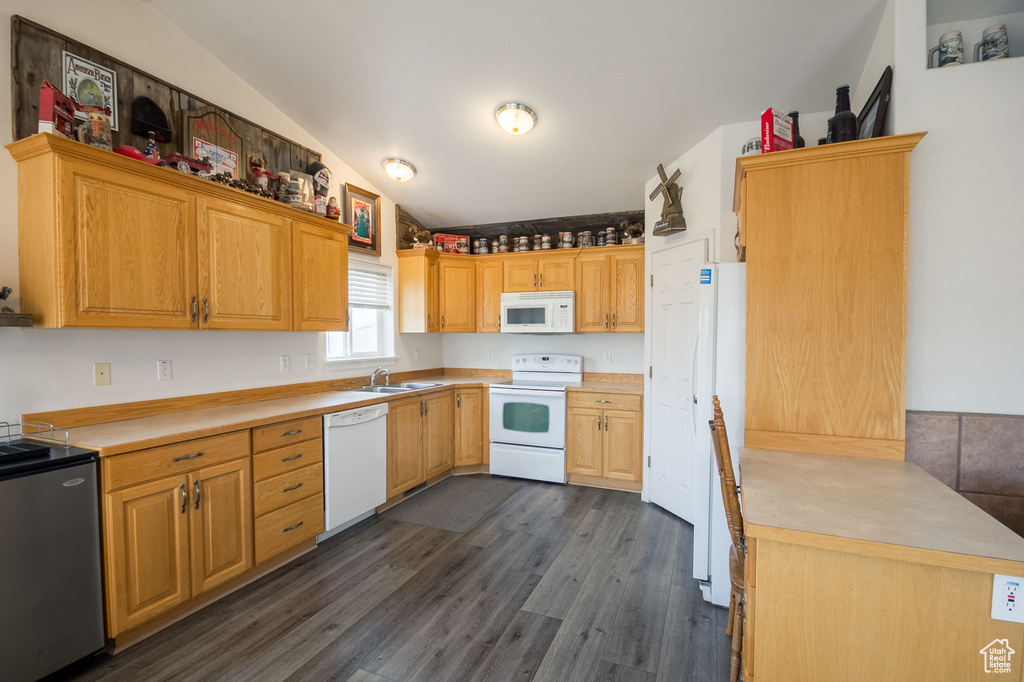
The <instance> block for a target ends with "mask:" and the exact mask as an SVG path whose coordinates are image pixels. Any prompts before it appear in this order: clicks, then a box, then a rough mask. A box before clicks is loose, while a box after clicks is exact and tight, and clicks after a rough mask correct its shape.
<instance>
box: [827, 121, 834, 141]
mask: <svg viewBox="0 0 1024 682" xmlns="http://www.w3.org/2000/svg"><path fill="white" fill-rule="evenodd" d="M834 120H835V119H834V118H830V119H829V120H828V123H826V124H825V144H832V143H833V142H835V140H833V139H832V131H834V130H835V127H833V125H832V122H833V121H834Z"/></svg>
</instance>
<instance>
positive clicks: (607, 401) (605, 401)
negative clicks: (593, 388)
mask: <svg viewBox="0 0 1024 682" xmlns="http://www.w3.org/2000/svg"><path fill="white" fill-rule="evenodd" d="M594 402H595V403H610V402H611V401H610V400H595V401H594Z"/></svg>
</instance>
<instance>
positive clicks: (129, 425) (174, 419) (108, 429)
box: [56, 374, 643, 456]
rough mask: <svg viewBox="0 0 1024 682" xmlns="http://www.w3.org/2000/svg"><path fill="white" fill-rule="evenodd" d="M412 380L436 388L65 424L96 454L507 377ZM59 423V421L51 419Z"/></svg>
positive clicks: (76, 441)
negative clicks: (103, 421)
mask: <svg viewBox="0 0 1024 682" xmlns="http://www.w3.org/2000/svg"><path fill="white" fill-rule="evenodd" d="M415 381H417V382H424V383H437V384H440V386H438V387H436V388H428V389H419V390H416V391H408V392H405V393H394V394H387V395H384V394H377V393H364V392H360V391H328V392H321V393H309V394H305V395H299V396H294V397H288V398H274V399H270V400H260V401H257V402H247V403H239V404H236V405H222V406H217V407H207V408H203V409H197V410H187V411H177V412H168V413H167V414H161V415H157V416H150V417H141V418H138V419H125V420H122V421H112V422H106V423H102V424H95V425H91V426H79V427H75V428H71V429H68V433H69V436H70V440H71V443H72V444H73V445H77V446H79V447H83V448H89V449H92V450H97V451H99V453H100V456H109V455H117V454H122V453H125V452H131V451H134V450H141V449H144V448H152V447H157V446H160V445H167V444H169V443H177V442H181V441H184V440H191V439H193V438H203V437H205V436H213V435H216V434H220V433H227V432H229V431H238V430H241V429H249V428H254V427H258V426H264V425H266V424H273V423H275V422H280V421H286V420H289V419H300V418H302V417H310V416H314V415H321V414H327V413H330V412H336V411H338V410H346V409H353V408H357V407H363V406H366V405H374V404H377V403H381V402H387V401H390V400H400V399H402V398H406V397H409V396H416V395H422V394H424V393H428V392H430V391H433V390H437V389H439V388H445V387H451V386H464V387H484V388H486V387H487V386H488V385H489V384H492V383H508V382H509V381H511V380H510V379H509V378H508V377H503V376H493V377H492V376H457V375H444V374H438V375H434V376H428V377H417V378H416V379H415ZM580 388H586V389H599V390H617V391H628V392H631V393H637V394H642V393H643V384H637V383H625V382H603V381H585V382H583V384H582V385H581V386H580ZM56 426H57V428H60V425H59V424H56Z"/></svg>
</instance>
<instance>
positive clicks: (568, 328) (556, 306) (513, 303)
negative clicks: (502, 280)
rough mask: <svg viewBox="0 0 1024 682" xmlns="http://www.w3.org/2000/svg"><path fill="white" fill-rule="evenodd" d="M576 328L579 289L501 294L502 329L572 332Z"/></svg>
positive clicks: (529, 332)
mask: <svg viewBox="0 0 1024 682" xmlns="http://www.w3.org/2000/svg"><path fill="white" fill-rule="evenodd" d="M575 330H576V292H574V291H522V292H516V293H508V294H502V295H501V331H502V332H503V333H511V334H571V333H573V332H574V331H575Z"/></svg>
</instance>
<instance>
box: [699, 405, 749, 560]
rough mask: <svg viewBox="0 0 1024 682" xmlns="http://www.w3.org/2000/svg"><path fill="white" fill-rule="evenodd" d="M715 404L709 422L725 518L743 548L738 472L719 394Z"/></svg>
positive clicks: (735, 540) (743, 537) (733, 539)
mask: <svg viewBox="0 0 1024 682" xmlns="http://www.w3.org/2000/svg"><path fill="white" fill-rule="evenodd" d="M711 402H712V403H714V406H715V418H714V419H712V420H710V421H709V422H708V425H709V426H710V427H711V443H712V444H713V445H714V447H715V460H716V461H717V462H718V477H719V479H720V480H721V483H722V501H723V502H724V503H725V520H726V523H727V524H728V525H729V534H730V535H732V543H733V544H734V545H736V546H737V547H740V548H742V547H743V546H744V541H745V537H746V535H745V533H744V531H743V514H742V512H741V511H740V496H739V492H738V491H737V488H736V474H735V472H734V471H733V467H732V454H731V452H730V451H729V434H728V433H727V432H726V430H725V417H724V416H723V415H722V405H721V403H720V402H719V400H718V396H717V395H716V396H714V397H713V398H712V401H711Z"/></svg>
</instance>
